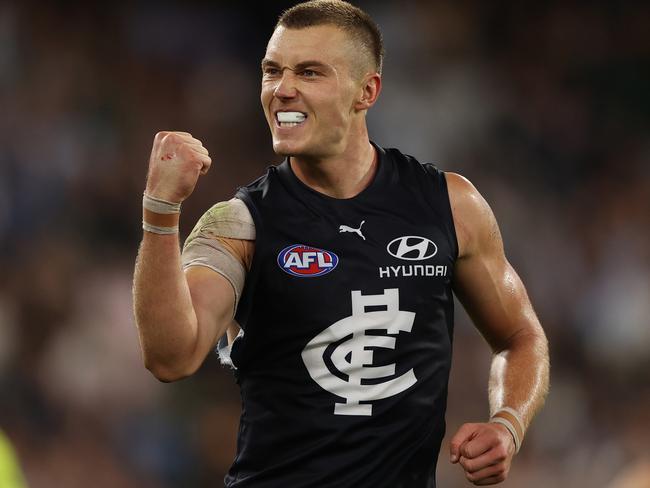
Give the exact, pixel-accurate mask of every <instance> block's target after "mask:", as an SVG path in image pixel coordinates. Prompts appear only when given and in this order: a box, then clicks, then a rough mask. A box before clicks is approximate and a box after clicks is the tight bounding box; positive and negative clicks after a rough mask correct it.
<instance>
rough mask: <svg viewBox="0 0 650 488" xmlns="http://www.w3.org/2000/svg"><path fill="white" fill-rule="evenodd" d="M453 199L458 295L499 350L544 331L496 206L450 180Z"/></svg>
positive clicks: (468, 185)
mask: <svg viewBox="0 0 650 488" xmlns="http://www.w3.org/2000/svg"><path fill="white" fill-rule="evenodd" d="M450 181H451V184H450V200H451V203H452V212H453V215H454V223H455V225H456V228H457V231H458V230H460V231H461V232H457V233H458V237H459V248H460V249H461V253H460V255H459V258H458V260H457V262H456V266H455V270H454V291H455V293H456V295H457V296H458V298H459V299H460V301H461V303H462V304H463V306H464V307H465V309H466V310H467V312H468V314H469V315H470V317H471V318H472V321H473V322H474V325H475V326H476V328H477V329H478V330H479V331H480V332H481V334H482V335H483V337H485V339H486V340H487V342H488V343H489V344H490V346H491V347H492V349H493V350H494V351H500V350H503V349H505V348H506V347H507V345H508V343H509V342H510V340H511V339H512V338H513V337H514V336H516V335H517V334H519V333H522V332H529V333H530V332H533V333H538V332H539V331H540V330H541V326H540V325H539V321H538V320H537V317H536V316H535V312H534V311H533V307H532V305H531V303H530V300H529V298H528V294H527V292H526V288H525V287H524V284H523V283H522V281H521V279H520V278H519V275H518V274H517V272H516V271H515V270H514V268H513V267H512V265H511V264H510V263H509V262H508V260H507V259H506V256H505V253H504V250H503V241H502V238H501V232H500V231H499V226H498V224H497V221H496V218H495V217H494V214H493V212H492V210H491V209H490V206H489V205H488V204H487V202H486V201H485V200H484V199H483V197H482V196H481V195H480V194H479V193H478V191H477V190H476V188H474V186H473V185H471V183H469V182H468V181H467V180H464V179H462V178H458V177H457V175H456V176H454V177H452V179H451V180H450Z"/></svg>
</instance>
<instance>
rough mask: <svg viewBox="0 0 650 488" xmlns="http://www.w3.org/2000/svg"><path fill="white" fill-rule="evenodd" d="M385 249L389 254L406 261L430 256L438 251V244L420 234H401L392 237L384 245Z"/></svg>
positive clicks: (420, 259)
mask: <svg viewBox="0 0 650 488" xmlns="http://www.w3.org/2000/svg"><path fill="white" fill-rule="evenodd" d="M386 250H387V251H388V253H389V254H390V255H391V256H395V257H396V258H398V259H406V260H407V261H423V260H425V259H429V258H432V257H433V256H435V255H436V253H437V252H438V246H436V244H435V243H434V242H433V241H431V240H429V239H427V238H426V237H420V236H402V237H398V238H397V239H393V240H392V241H390V242H389V243H388V246H386Z"/></svg>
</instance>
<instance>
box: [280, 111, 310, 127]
mask: <svg viewBox="0 0 650 488" xmlns="http://www.w3.org/2000/svg"><path fill="white" fill-rule="evenodd" d="M275 120H276V121H277V123H278V126H279V127H296V126H298V125H301V124H303V123H304V122H305V120H307V114H305V113H303V112H276V113H275Z"/></svg>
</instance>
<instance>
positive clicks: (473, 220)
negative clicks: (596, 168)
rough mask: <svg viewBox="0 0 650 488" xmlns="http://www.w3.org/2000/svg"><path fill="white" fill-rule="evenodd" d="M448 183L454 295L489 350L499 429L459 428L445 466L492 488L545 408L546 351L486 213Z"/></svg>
mask: <svg viewBox="0 0 650 488" xmlns="http://www.w3.org/2000/svg"><path fill="white" fill-rule="evenodd" d="M446 176H447V184H448V188H449V199H450V202H451V207H452V212H453V216H454V224H455V227H456V234H457V237H458V245H459V257H458V261H457V263H456V268H455V271H454V273H455V274H454V291H455V292H456V295H457V296H458V298H459V299H460V301H461V302H462V304H463V306H464V307H465V309H466V310H467V312H468V313H469V315H470V317H471V318H472V321H473V322H474V325H475V326H476V328H477V329H478V330H479V331H480V332H481V334H482V335H483V337H484V338H485V340H486V341H487V343H488V344H489V346H490V347H491V349H492V354H493V359H492V367H491V370H490V379H489V402H490V417H491V418H492V419H494V417H495V416H496V417H499V418H500V419H501V420H497V422H503V423H494V422H490V423H473V424H465V425H463V426H462V427H461V428H460V429H459V431H458V432H457V433H456V435H455V436H454V437H453V438H452V440H451V447H450V450H451V460H452V462H460V464H461V466H462V467H463V469H464V470H465V473H466V476H467V479H468V480H470V481H472V482H473V483H474V484H477V485H479V484H480V485H486V484H495V483H499V482H501V481H503V480H504V479H505V478H506V476H507V474H508V471H509V469H510V463H511V460H512V457H513V455H514V454H515V442H514V441H515V437H518V438H519V440H520V442H521V440H522V439H523V436H524V434H525V431H526V429H527V428H528V426H529V425H530V422H531V421H532V419H533V417H534V416H535V414H536V413H537V412H538V411H539V409H540V408H541V407H542V405H543V403H544V400H545V397H546V394H547V392H548V385H549V357H548V345H547V340H546V336H545V334H544V331H543V329H542V327H541V325H540V323H539V320H538V319H537V316H536V315H535V312H534V311H533V307H532V305H531V303H530V300H529V298H528V294H527V293H526V289H525V287H524V285H523V283H522V282H521V280H520V278H519V276H518V275H517V273H516V272H515V270H514V269H513V268H512V266H511V265H510V263H509V262H508V260H507V259H506V257H505V254H504V250H503V242H502V239H501V233H500V231H499V227H498V225H497V222H496V219H495V218H494V215H493V213H492V210H491V209H490V207H489V205H488V204H487V202H486V201H485V200H484V199H483V197H482V196H481V195H480V194H479V192H478V191H477V190H476V188H474V186H473V185H472V184H471V183H470V182H469V181H468V180H466V179H465V178H463V177H462V176H459V175H457V174H454V173H447V174H446ZM503 409H505V411H504V410H503ZM510 409H511V410H510ZM508 424H509V425H508ZM506 425H508V427H506ZM512 427H514V431H515V432H512V434H511V432H510V429H511V428H512ZM517 447H518V446H517Z"/></svg>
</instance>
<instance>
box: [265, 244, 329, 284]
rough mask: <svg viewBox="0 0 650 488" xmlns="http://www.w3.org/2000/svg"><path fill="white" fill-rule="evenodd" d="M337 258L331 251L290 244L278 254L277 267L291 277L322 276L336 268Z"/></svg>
mask: <svg viewBox="0 0 650 488" xmlns="http://www.w3.org/2000/svg"><path fill="white" fill-rule="evenodd" d="M337 264H339V257H338V256H337V255H336V254H334V253H333V252H331V251H325V250H324V249H318V248H317V247H311V246H305V245H303V244H292V245H290V246H288V247H285V248H284V249H283V250H282V251H280V254H278V266H280V268H281V269H282V270H283V271H285V272H287V273H289V274H290V275H293V276H300V277H303V278H311V277H314V276H322V275H324V274H327V273H329V272H331V271H333V270H334V268H336V265H337Z"/></svg>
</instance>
